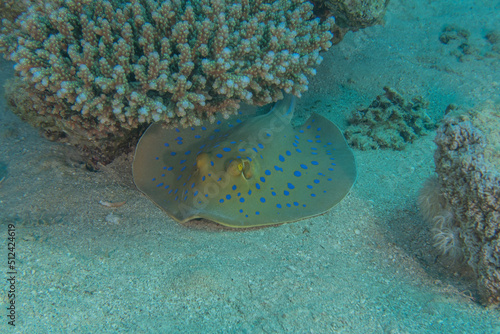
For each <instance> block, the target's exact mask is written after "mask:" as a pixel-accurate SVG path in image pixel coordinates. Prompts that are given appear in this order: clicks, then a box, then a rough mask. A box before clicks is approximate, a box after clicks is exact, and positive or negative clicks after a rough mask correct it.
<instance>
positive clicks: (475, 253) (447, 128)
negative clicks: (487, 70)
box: [434, 103, 500, 304]
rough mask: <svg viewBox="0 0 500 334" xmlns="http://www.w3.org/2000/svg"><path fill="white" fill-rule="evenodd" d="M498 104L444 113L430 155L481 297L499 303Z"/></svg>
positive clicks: (499, 198) (499, 152)
mask: <svg viewBox="0 0 500 334" xmlns="http://www.w3.org/2000/svg"><path fill="white" fill-rule="evenodd" d="M499 128H500V106H498V105H497V106H495V105H493V104H492V103H491V104H488V105H487V106H486V107H484V108H482V109H481V110H479V111H476V112H475V111H471V112H469V113H467V114H463V115H458V116H456V115H455V116H450V117H447V118H446V119H445V120H444V121H443V124H442V126H441V127H440V128H439V129H438V133H437V136H436V139H435V143H436V145H437V146H438V148H437V150H436V152H435V154H434V160H435V164H436V173H437V175H438V180H439V186H440V192H441V194H442V196H443V197H444V198H445V199H446V202H447V205H448V206H449V208H450V210H451V212H452V213H453V216H454V217H455V219H456V221H457V223H456V224H458V226H459V228H460V231H459V234H460V239H461V242H462V245H463V248H462V249H463V253H464V256H465V259H466V260H467V263H468V264H469V265H470V266H471V267H472V268H473V269H474V271H475V272H476V274H477V277H478V279H477V283H478V288H479V291H480V293H481V297H482V299H483V301H484V302H486V303H490V304H499V303H500V168H499V162H500V159H499V157H500V151H497V149H498V143H497V142H496V140H497V138H498V136H499V135H498V133H499V131H498V129H499Z"/></svg>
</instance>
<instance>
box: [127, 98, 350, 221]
mask: <svg viewBox="0 0 500 334" xmlns="http://www.w3.org/2000/svg"><path fill="white" fill-rule="evenodd" d="M294 108H295V97H293V96H291V95H286V96H285V98H284V99H283V100H281V101H279V102H277V103H276V104H275V105H274V107H273V109H272V110H271V111H270V112H269V113H267V114H265V115H261V116H256V117H252V118H248V119H246V120H244V121H242V120H240V119H235V120H234V121H231V120H226V121H218V122H216V123H214V124H212V125H207V126H199V127H192V128H186V129H168V128H166V127H164V126H163V125H162V124H161V123H154V124H152V125H151V126H150V127H149V128H148V130H147V131H146V132H145V133H144V135H143V136H142V138H141V140H140V141H139V144H138V145H137V149H136V153H135V159H134V164H133V173H134V181H135V184H136V185H137V187H138V188H139V189H140V190H141V191H142V192H143V193H144V194H146V195H147V196H148V197H149V198H150V199H151V200H152V201H153V202H155V203H156V204H157V205H158V206H159V207H160V208H162V209H164V210H165V211H166V212H167V214H168V215H169V216H171V217H172V218H173V219H175V220H176V221H178V222H180V223H184V222H187V221H189V220H191V219H195V218H206V219H209V220H211V221H214V222H216V223H219V224H222V225H226V226H230V227H252V226H262V225H271V224H280V223H286V222H292V221H297V220H300V219H304V218H307V217H311V216H316V215H319V214H321V213H324V212H326V211H328V210H329V209H331V208H332V207H333V206H334V205H336V204H337V203H339V202H340V201H341V200H342V199H343V198H344V197H345V196H346V194H347V193H348V192H349V190H350V189H351V187H352V185H353V184H354V182H355V180H356V164H355V161H354V155H353V153H352V151H351V150H350V149H349V147H348V146H347V143H346V141H345V139H344V137H343V135H342V132H341V131H340V130H339V128H337V126H335V124H333V123H332V122H330V121H329V120H327V119H326V118H324V117H322V116H320V115H317V114H313V115H312V116H311V117H310V118H309V119H308V120H307V122H306V123H305V124H304V125H302V126H301V127H300V128H297V129H294V128H293V127H292V125H291V124H290V121H291V118H292V116H293V111H294Z"/></svg>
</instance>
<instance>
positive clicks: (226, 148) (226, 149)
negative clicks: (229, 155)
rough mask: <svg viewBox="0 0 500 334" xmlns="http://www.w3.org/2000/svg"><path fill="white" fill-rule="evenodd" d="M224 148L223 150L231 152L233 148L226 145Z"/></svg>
mask: <svg viewBox="0 0 500 334" xmlns="http://www.w3.org/2000/svg"><path fill="white" fill-rule="evenodd" d="M222 150H223V151H224V152H231V149H230V148H229V147H224V148H223V149H222Z"/></svg>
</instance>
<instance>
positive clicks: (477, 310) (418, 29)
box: [0, 0, 500, 333]
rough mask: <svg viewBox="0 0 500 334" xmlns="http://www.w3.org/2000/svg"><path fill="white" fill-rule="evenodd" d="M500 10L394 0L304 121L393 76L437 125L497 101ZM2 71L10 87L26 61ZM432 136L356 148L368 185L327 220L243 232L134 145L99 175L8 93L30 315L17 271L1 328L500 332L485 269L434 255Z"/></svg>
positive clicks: (3, 195) (317, 93)
mask: <svg viewBox="0 0 500 334" xmlns="http://www.w3.org/2000/svg"><path fill="white" fill-rule="evenodd" d="M499 13H500V7H499V5H498V1H492V0H482V1H474V0H464V1H460V2H458V3H457V1H451V0H446V1H430V0H429V1H421V0H392V1H391V4H390V7H389V10H388V12H387V16H386V23H385V26H376V27H371V28H368V29H365V30H362V31H359V32H356V33H349V34H347V35H346V37H345V39H344V41H343V42H342V43H340V44H339V45H337V46H334V47H333V48H332V49H331V50H330V51H329V52H328V53H327V54H325V55H324V57H325V60H324V62H323V63H322V65H321V66H320V68H319V69H318V75H317V76H316V77H315V78H313V79H312V82H311V85H310V90H309V92H308V93H306V94H304V97H303V98H302V99H301V100H300V102H299V105H298V113H297V116H298V119H299V120H300V118H301V117H302V116H304V115H307V114H308V113H310V112H312V111H315V112H319V113H321V114H323V115H325V116H326V117H328V118H330V119H331V120H332V121H334V122H336V123H337V124H339V126H341V127H343V128H345V126H346V116H347V115H348V114H349V113H350V111H351V110H353V109H354V108H356V107H357V106H366V105H368V104H369V103H370V102H371V101H372V100H373V99H374V98H375V97H376V96H377V95H380V94H382V93H383V90H382V87H383V86H390V87H393V88H395V89H396V90H398V91H399V92H401V93H403V94H404V95H405V96H407V97H412V96H416V95H421V96H423V97H424V98H425V99H426V100H428V101H429V102H430V107H429V113H430V115H431V116H432V117H434V118H436V119H440V118H441V117H442V116H443V115H444V110H445V108H446V107H447V106H448V105H449V104H450V103H454V104H457V105H460V106H463V107H466V108H470V107H474V106H475V105H480V104H481V103H484V101H486V100H488V99H493V100H495V99H498V96H499V90H500V89H499V82H500V72H499V68H500V61H499V57H498V56H497V57H496V58H495V57H487V56H484V52H486V51H487V49H488V48H489V47H490V46H489V44H488V43H489V42H488V41H486V39H485V38H484V36H485V34H486V32H487V31H489V30H490V29H497V30H499V29H500V23H499V22H500V14H499ZM447 24H456V25H458V26H460V27H461V28H465V29H467V30H468V31H469V32H470V37H469V42H470V43H471V44H472V45H474V46H475V47H476V48H477V50H478V51H477V53H475V54H472V55H463V57H461V56H460V54H459V53H457V45H456V44H453V45H452V44H448V45H445V44H443V43H441V42H440V41H439V35H440V33H441V31H442V29H443V27H444V26H445V25H447ZM484 50H486V51H484ZM457 55H458V56H459V57H457ZM458 58H462V61H460V60H459V59H458ZM0 66H1V68H0V70H1V84H2V86H3V83H4V82H5V80H6V79H7V78H9V77H11V76H12V75H13V70H12V63H8V62H5V61H3V62H2V63H1V64H0ZM1 95H2V97H3V92H2V94H1ZM433 137H434V133H431V134H429V135H428V136H425V137H422V138H420V139H419V140H417V141H416V142H415V143H413V144H411V145H409V146H408V147H407V148H406V149H405V150H403V151H392V150H376V151H359V150H355V151H354V153H355V156H356V159H357V164H358V169H359V177H358V180H357V182H356V184H355V186H354V188H353V189H352V191H351V193H350V194H349V195H348V196H347V197H346V198H345V200H343V201H342V202H341V203H340V204H339V205H337V206H336V207H334V208H333V209H332V210H331V211H329V212H328V213H326V214H324V215H322V216H319V217H315V218H313V219H306V220H302V221H299V222H296V223H291V224H283V225H280V226H272V227H266V228H259V229H249V230H237V231H235V230H230V229H226V228H222V227H220V226H218V225H215V224H212V223H210V222H207V221H197V222H190V223H188V224H186V225H184V226H183V225H180V224H178V223H176V222H174V221H173V220H171V219H170V218H168V216H167V215H166V214H165V213H164V212H162V211H161V210H160V209H158V208H157V207H156V206H155V205H154V204H153V203H152V202H151V201H149V200H148V199H147V198H146V197H145V196H143V195H142V194H141V193H140V192H139V191H138V190H137V189H136V188H135V186H134V184H133V181H132V175H131V168H130V165H131V156H128V157H122V158H120V159H118V160H117V161H115V162H114V163H113V164H111V165H108V166H106V167H102V168H101V169H100V170H99V171H97V172H90V171H88V170H87V169H85V168H84V165H83V163H82V161H81V159H79V156H78V154H77V152H76V151H75V150H74V149H73V148H72V147H69V146H66V145H64V144H60V143H54V142H49V141H47V140H46V139H44V138H43V137H42V136H41V135H40V134H39V131H38V130H37V129H33V128H31V127H30V126H29V125H27V124H25V123H23V122H22V121H20V120H19V119H18V118H17V117H16V116H15V115H13V114H12V113H11V111H10V110H9V109H8V107H7V106H6V102H5V100H4V99H3V98H2V99H1V100H0V172H1V173H3V174H4V175H5V176H6V178H5V180H4V181H3V182H2V183H1V184H0V221H1V223H2V224H1V227H0V228H1V231H0V236H1V238H2V242H1V245H2V251H1V255H0V256H1V259H2V260H0V263H2V265H1V266H0V268H1V270H2V272H4V273H6V272H7V270H8V268H7V265H6V259H7V241H6V238H7V225H8V224H14V225H15V226H16V237H17V240H16V257H17V263H16V265H17V271H18V273H17V282H16V327H15V328H11V326H9V325H8V324H7V318H6V316H5V314H6V312H7V311H6V307H7V306H8V305H7V302H8V299H7V290H8V289H9V287H8V285H7V283H6V281H5V280H3V282H4V283H2V284H1V285H0V292H1V297H0V303H1V310H2V311H1V314H2V316H1V318H0V319H1V320H0V331H1V332H6V329H8V330H9V331H15V332H19V333H46V332H51V333H90V332H101V333H104V332H134V333H152V332H161V333H291V332H296V333H500V320H499V319H500V318H499V313H498V310H495V309H492V308H487V307H484V306H481V305H480V304H479V303H478V302H477V301H478V296H477V291H476V288H475V284H474V276H473V273H472V272H471V271H470V270H468V269H467V267H466V266H463V265H460V264H459V263H458V264H457V263H452V262H451V261H450V260H449V259H447V258H446V257H443V256H441V255H440V254H439V253H438V252H436V250H434V248H433V246H432V243H433V240H432V235H431V233H430V226H429V225H428V224H427V223H425V222H424V221H423V220H422V218H421V216H420V215H419V212H418V208H417V205H416V199H417V196H418V191H419V189H420V187H421V186H422V183H423V182H424V181H425V179H426V178H427V177H429V176H430V175H432V173H433V168H434V165H433V157H432V155H433V151H434V149H435V145H434V143H433ZM100 201H109V202H120V201H126V204H125V205H123V206H121V207H118V208H109V207H106V206H103V205H101V204H99V202H100ZM5 276H7V274H5Z"/></svg>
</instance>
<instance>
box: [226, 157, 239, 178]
mask: <svg viewBox="0 0 500 334" xmlns="http://www.w3.org/2000/svg"><path fill="white" fill-rule="evenodd" d="M242 170H243V164H242V163H241V161H240V160H239V159H238V160H231V162H229V164H228V165H227V167H226V172H227V173H228V174H229V175H231V176H239V175H241V172H242Z"/></svg>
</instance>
